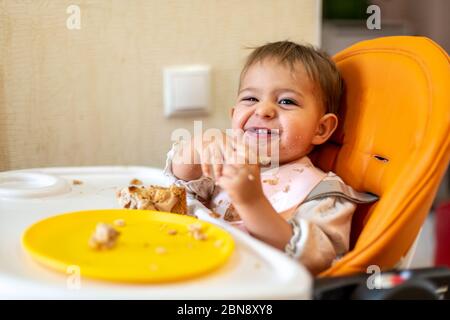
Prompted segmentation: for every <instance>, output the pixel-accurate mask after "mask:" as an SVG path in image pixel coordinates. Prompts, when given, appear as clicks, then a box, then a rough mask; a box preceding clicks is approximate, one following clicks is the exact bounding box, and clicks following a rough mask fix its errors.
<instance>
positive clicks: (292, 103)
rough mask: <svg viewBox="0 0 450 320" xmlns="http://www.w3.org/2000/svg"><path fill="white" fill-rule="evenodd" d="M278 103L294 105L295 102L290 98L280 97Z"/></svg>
mask: <svg viewBox="0 0 450 320" xmlns="http://www.w3.org/2000/svg"><path fill="white" fill-rule="evenodd" d="M278 103H279V104H284V105H294V106H296V105H297V102H295V101H294V100H292V99H281V100H280V101H279V102H278Z"/></svg>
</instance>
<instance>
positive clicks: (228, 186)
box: [217, 164, 264, 206]
mask: <svg viewBox="0 0 450 320" xmlns="http://www.w3.org/2000/svg"><path fill="white" fill-rule="evenodd" d="M217 184H218V185H219V186H220V187H221V188H223V189H224V190H225V191H226V192H227V193H228V195H229V196H230V199H231V202H232V203H233V204H234V205H235V206H239V205H244V204H245V205H249V204H251V203H254V201H259V200H261V198H262V197H264V193H263V190H262V185H261V174H260V169H259V166H258V165H256V164H225V165H224V167H223V170H222V175H221V176H220V178H219V179H218V181H217Z"/></svg>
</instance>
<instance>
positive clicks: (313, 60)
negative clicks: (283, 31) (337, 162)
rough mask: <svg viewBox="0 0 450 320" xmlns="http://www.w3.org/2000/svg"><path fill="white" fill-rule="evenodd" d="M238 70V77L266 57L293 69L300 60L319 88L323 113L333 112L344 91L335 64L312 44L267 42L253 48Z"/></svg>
mask: <svg viewBox="0 0 450 320" xmlns="http://www.w3.org/2000/svg"><path fill="white" fill-rule="evenodd" d="M249 49H254V50H253V52H252V53H251V54H250V55H249V56H248V58H247V61H246V63H245V65H244V68H243V69H242V72H241V76H240V79H241V80H242V77H243V76H244V75H245V73H246V72H247V70H248V69H249V68H250V67H251V66H252V65H254V64H255V63H257V62H261V61H263V60H265V59H267V58H275V59H277V60H278V61H279V62H281V63H283V64H287V65H288V66H289V67H290V68H291V70H295V65H296V64H297V63H299V62H300V63H302V64H303V66H304V67H305V69H306V72H307V74H308V76H309V78H310V79H311V80H312V81H313V82H314V84H315V85H316V87H318V88H319V90H320V93H321V100H322V103H323V105H324V107H325V110H326V113H334V114H337V113H338V110H339V105H340V104H341V97H342V94H343V90H344V82H343V80H342V77H341V75H340V74H339V71H338V70H337V68H336V65H335V63H334V62H333V60H331V58H330V56H329V55H328V54H327V53H325V52H324V51H321V50H318V49H315V48H314V47H313V46H312V45H302V44H297V43H294V42H290V41H278V42H272V43H267V44H265V45H263V46H260V47H253V48H249Z"/></svg>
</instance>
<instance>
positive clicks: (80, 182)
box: [72, 179, 83, 186]
mask: <svg viewBox="0 0 450 320" xmlns="http://www.w3.org/2000/svg"><path fill="white" fill-rule="evenodd" d="M72 184H73V185H74V186H78V185H80V184H83V181H81V180H77V179H73V180H72Z"/></svg>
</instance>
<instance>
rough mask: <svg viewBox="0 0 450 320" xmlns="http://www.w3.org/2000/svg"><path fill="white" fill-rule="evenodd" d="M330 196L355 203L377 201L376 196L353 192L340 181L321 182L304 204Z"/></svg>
mask: <svg viewBox="0 0 450 320" xmlns="http://www.w3.org/2000/svg"><path fill="white" fill-rule="evenodd" d="M330 196H336V197H342V198H344V199H347V200H349V201H352V202H355V203H370V202H375V201H377V200H378V197H377V196H376V195H374V194H371V193H364V192H358V191H355V190H353V189H352V188H351V187H349V186H347V185H346V184H344V183H342V182H340V181H337V180H323V181H321V182H320V183H319V184H318V185H317V186H316V187H315V188H314V189H313V190H312V191H311V192H310V193H309V194H308V196H307V197H306V199H305V201H304V202H307V201H311V200H316V199H319V198H324V197H330Z"/></svg>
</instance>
